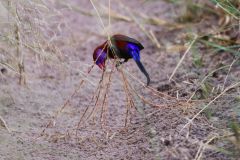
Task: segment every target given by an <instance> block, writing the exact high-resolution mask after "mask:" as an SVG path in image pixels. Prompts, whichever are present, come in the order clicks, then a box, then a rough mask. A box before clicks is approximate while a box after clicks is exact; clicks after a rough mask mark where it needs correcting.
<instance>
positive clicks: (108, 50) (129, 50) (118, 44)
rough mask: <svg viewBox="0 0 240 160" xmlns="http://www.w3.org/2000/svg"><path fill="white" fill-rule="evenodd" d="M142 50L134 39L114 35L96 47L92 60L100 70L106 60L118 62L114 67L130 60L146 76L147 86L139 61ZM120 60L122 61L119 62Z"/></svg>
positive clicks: (145, 73) (148, 79)
mask: <svg viewBox="0 0 240 160" xmlns="http://www.w3.org/2000/svg"><path fill="white" fill-rule="evenodd" d="M142 49H144V47H143V45H142V44H141V43H140V42H139V41H137V40H136V39H134V38H131V37H128V36H125V35H121V34H115V35H113V36H111V37H110V39H109V40H107V41H105V42H104V43H102V44H101V45H99V46H98V47H96V49H95V50H94V52H93V60H94V62H95V64H96V65H98V66H99V68H100V69H102V70H105V67H106V66H105V63H106V60H107V58H110V59H118V60H119V61H118V63H117V65H116V67H118V66H119V65H121V64H123V63H126V62H127V61H128V60H129V59H131V58H132V59H133V60H134V61H135V62H136V64H137V66H138V68H139V69H140V71H141V72H142V73H143V74H144V75H145V76H146V78H147V86H148V85H149V83H150V77H149V74H148V72H147V71H146V69H145V67H144V66H143V64H142V63H141V61H140V51H141V50H142ZM122 59H123V61H120V60H122Z"/></svg>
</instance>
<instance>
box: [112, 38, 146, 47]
mask: <svg viewBox="0 0 240 160" xmlns="http://www.w3.org/2000/svg"><path fill="white" fill-rule="evenodd" d="M111 41H113V42H114V41H124V42H130V43H134V44H136V45H137V46H138V47H139V48H140V50H142V49H144V47H143V45H142V44H141V43H140V42H138V41H137V40H135V39H133V38H130V37H128V36H124V35H121V34H117V35H113V36H112V37H111Z"/></svg>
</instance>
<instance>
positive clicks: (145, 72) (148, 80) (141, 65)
mask: <svg viewBox="0 0 240 160" xmlns="http://www.w3.org/2000/svg"><path fill="white" fill-rule="evenodd" d="M135 62H136V63H137V66H138V68H139V69H140V70H141V72H142V73H143V74H144V75H145V76H146V77H147V86H148V85H149V83H150V77H149V74H148V73H147V71H146V69H145V68H144V66H143V64H142V63H141V61H135Z"/></svg>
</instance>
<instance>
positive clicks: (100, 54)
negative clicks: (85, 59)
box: [93, 42, 108, 69]
mask: <svg viewBox="0 0 240 160" xmlns="http://www.w3.org/2000/svg"><path fill="white" fill-rule="evenodd" d="M107 47H108V46H107V43H106V42H104V43H103V44H102V45H100V46H98V47H97V48H96V49H95V50H94V52H93V60H94V63H96V65H98V66H99V68H101V69H105V62H106V59H107Z"/></svg>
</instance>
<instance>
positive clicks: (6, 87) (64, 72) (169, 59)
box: [0, 0, 240, 160]
mask: <svg viewBox="0 0 240 160" xmlns="http://www.w3.org/2000/svg"><path fill="white" fill-rule="evenodd" d="M51 2H53V3H52V4H51V5H52V7H54V8H55V9H56V10H57V11H59V15H56V16H52V17H51V18H48V21H49V26H50V27H49V28H46V36H49V39H51V38H52V41H51V44H53V45H54V46H56V48H57V49H58V51H59V52H58V53H61V56H60V57H61V60H55V59H53V60H47V61H40V62H39V61H36V57H35V56H34V54H27V55H28V56H26V57H25V71H26V80H27V84H26V85H25V86H21V85H19V84H18V78H19V77H18V75H16V74H14V73H12V72H11V71H10V70H7V72H6V73H5V72H4V73H2V74H0V83H1V86H0V115H1V117H2V118H3V119H4V120H5V122H6V124H7V126H8V128H9V130H10V133H9V132H8V131H7V130H6V129H4V128H3V127H2V128H1V129H0V159H1V160H22V159H26V160H70V159H72V160H74V159H76V160H79V159H89V160H91V159H136V160H137V159H149V160H150V159H167V160H168V159H171V160H178V159H179V160H190V159H194V158H196V155H197V152H198V150H199V148H200V147H202V145H203V144H204V143H206V142H207V141H208V140H209V139H210V138H211V137H213V136H215V135H216V134H221V133H224V132H225V128H227V121H226V119H228V120H229V119H231V118H232V117H233V116H232V114H234V112H233V111H232V110H231V109H229V107H230V106H232V105H235V104H236V103H235V102H234V101H233V99H234V98H232V97H231V95H234V94H235V93H237V92H238V93H239V88H236V89H233V90H231V92H230V93H229V94H227V95H225V96H223V98H222V99H221V100H222V101H220V100H219V101H216V102H215V103H214V104H212V105H211V109H214V108H215V110H214V111H213V112H214V113H213V114H214V116H212V118H211V119H208V118H207V116H206V114H200V115H199V116H198V117H197V118H196V119H195V120H194V122H193V123H192V124H191V125H190V127H189V126H187V127H186V128H184V129H183V126H184V125H185V124H187V123H188V122H189V119H190V118H192V117H193V115H195V114H196V113H197V112H198V111H199V110H200V109H201V107H202V106H201V105H200V104H202V101H195V102H189V103H186V102H185V101H177V100H176V99H174V100H173V99H168V98H164V97H163V96H162V95H161V96H160V97H159V96H157V93H156V92H153V91H152V90H151V89H147V88H144V87H143V86H142V85H141V84H140V83H139V81H138V80H140V81H142V82H144V83H145V81H146V79H145V77H144V76H143V75H142V74H141V73H140V71H139V70H138V68H137V66H136V64H135V63H134V61H133V60H130V61H129V62H128V63H126V64H124V65H123V68H124V69H126V70H127V71H128V72H129V73H130V74H126V77H127V79H128V81H129V82H130V84H131V85H132V86H134V88H135V89H136V92H137V93H138V94H139V95H141V96H143V97H145V98H146V99H147V100H148V101H150V102H151V103H154V104H156V105H155V106H154V105H152V106H151V105H149V104H148V103H145V104H144V103H143V102H142V101H141V99H140V98H139V97H137V96H136V97H134V103H135V105H136V106H137V108H138V109H134V108H131V110H130V115H129V116H130V117H128V119H129V121H128V123H127V126H126V127H125V126H124V125H125V119H126V106H127V101H126V93H125V92H124V85H123V80H122V77H121V73H120V71H118V70H117V69H114V73H112V78H111V83H110V88H109V91H108V94H107V101H106V103H107V104H106V106H107V108H105V109H106V111H105V114H104V116H105V118H104V122H100V115H101V105H102V101H103V97H104V96H103V95H104V94H103V92H101V96H100V101H99V103H98V104H97V107H98V109H97V110H96V111H95V112H94V114H95V118H94V117H90V118H89V119H88V120H84V121H83V122H82V124H81V126H80V127H79V129H78V130H77V135H76V127H77V125H78V122H79V119H80V117H81V116H82V115H83V113H84V110H85V109H86V108H87V107H88V106H89V107H93V106H94V102H95V100H96V97H95V99H94V101H92V100H91V99H92V97H93V96H94V95H95V96H96V90H97V87H98V86H99V81H100V79H101V75H102V71H101V70H100V69H99V68H98V67H97V66H95V67H94V68H93V69H92V70H91V72H90V73H89V74H88V73H87V72H88V69H89V68H90V67H91V65H92V63H93V60H92V53H93V50H94V49H95V47H96V46H97V45H99V44H101V43H103V42H104V41H105V40H106V33H105V32H104V31H103V30H102V28H101V27H100V23H101V22H99V19H98V18H97V17H96V16H92V15H86V14H84V13H83V12H81V11H80V10H78V9H79V8H80V9H82V10H84V11H88V12H89V11H90V12H89V13H94V15H96V14H95V11H94V8H93V6H92V5H91V3H90V1H88V0H73V1H70V2H69V4H67V5H69V6H72V8H70V7H69V8H67V6H66V5H63V4H60V3H61V2H54V1H51ZM123 3H124V4H125V5H126V6H127V7H128V8H130V9H132V11H133V12H135V13H141V14H146V15H148V16H154V17H158V18H159V19H162V20H166V21H168V22H174V20H175V19H174V18H175V17H176V15H178V12H177V11H180V10H181V9H179V8H178V9H177V10H175V9H174V8H173V6H172V5H171V4H169V3H167V2H164V1H149V2H143V1H141V2H140V0H131V1H123ZM101 4H103V5H105V6H107V5H108V2H107V1H105V2H101ZM112 10H115V11H117V12H118V13H121V14H122V15H126V16H130V14H129V13H127V11H126V10H123V9H121V7H120V6H119V5H117V2H115V1H114V2H112ZM130 17H131V16H130ZM103 22H104V24H105V25H106V26H107V24H108V19H107V17H104V18H103ZM199 25H202V26H205V27H206V28H205V30H206V31H207V30H208V29H210V28H211V27H210V26H209V24H207V23H204V22H203V24H202V23H200V24H199ZM144 27H145V29H146V30H152V31H153V32H154V33H155V35H156V37H157V39H158V41H159V42H160V44H161V48H160V49H159V48H157V47H156V45H155V44H153V43H152V41H151V40H150V39H149V38H148V37H147V36H146V34H145V33H144V32H143V31H142V29H141V28H140V27H139V26H138V25H137V24H136V23H135V22H132V21H130V22H127V21H123V20H118V19H114V18H112V19H111V28H110V30H111V33H112V34H114V33H121V34H125V35H128V36H130V37H134V38H136V39H138V40H139V41H140V42H141V43H142V44H143V46H144V47H145V49H144V50H143V51H142V52H141V59H142V62H143V64H144V65H145V67H146V69H147V71H148V72H149V75H150V77H151V84H150V87H151V88H153V89H154V90H155V91H156V90H158V91H161V92H164V93H166V94H169V95H171V96H174V97H176V96H179V99H188V97H190V96H191V94H192V93H193V91H194V90H195V89H196V85H195V84H194V83H187V82H190V80H193V81H194V79H201V78H202V77H204V76H206V74H207V73H209V72H210V71H212V70H213V69H214V68H215V66H216V65H217V63H215V62H217V61H218V60H219V59H222V60H224V61H223V63H224V64H231V62H232V58H231V57H230V58H228V59H227V58H225V57H224V55H223V56H218V57H210V58H211V59H210V60H209V59H208V58H209V57H206V58H205V59H206V61H205V63H206V65H205V67H202V68H201V69H196V68H194V67H193V66H192V63H191V60H192V59H191V53H189V54H188V56H187V57H186V59H185V60H184V62H183V64H182V66H181V67H180V68H179V69H178V70H177V72H176V75H175V76H174V77H173V81H174V82H172V83H170V82H169V81H168V78H169V76H170V75H171V73H172V72H173V70H174V68H175V67H176V64H177V62H178V61H179V60H180V58H181V55H182V54H179V52H178V51H169V50H168V49H167V48H168V46H171V45H177V44H183V43H184V42H183V40H182V38H181V36H182V35H183V34H182V33H183V32H184V33H186V32H187V31H189V30H195V28H187V27H186V28H182V29H174V30H171V29H169V27H166V26H159V25H154V24H150V23H148V24H147V23H146V24H145V25H144ZM54 32H55V36H56V37H55V38H53V35H54V34H53V33H54ZM181 52H182V51H181ZM200 52H203V53H204V50H202V51H200ZM182 53H183V52H182ZM225 56H227V55H225ZM109 65H110V66H111V64H109ZM239 69H240V68H239V66H234V67H233V70H232V72H231V73H232V74H231V76H229V80H228V81H227V83H226V86H228V85H229V84H231V82H234V81H235V80H236V79H237V77H240V73H239ZM110 73H111V72H110V71H107V72H106V75H105V76H107V75H109V74H110ZM131 75H133V76H134V77H136V79H133V78H132V76H131ZM225 76H226V73H225V72H218V76H217V78H212V79H211V81H212V82H213V83H214V84H221V82H223V81H224V78H225ZM82 79H85V81H84V83H83V84H82V85H81V88H80V89H79V91H78V92H77V94H75V95H74V96H73V97H71V94H72V93H73V92H74V91H75V90H76V89H77V87H78V86H79V84H80V82H81V81H82ZM69 97H71V98H69ZM68 99H70V101H69V103H68V104H67V105H66V107H65V108H64V110H63V111H62V112H61V113H60V114H59V115H58V117H57V118H55V119H54V124H51V125H50V126H49V127H48V128H47V129H46V130H45V132H44V133H43V134H42V136H40V135H41V133H42V131H43V129H45V128H46V125H47V124H48V123H49V122H50V121H51V120H52V117H53V116H54V115H55V113H56V112H57V111H59V110H60V108H61V107H62V106H63V105H64V103H65V102H66V100H68ZM223 100H224V101H223ZM216 108H217V109H216ZM222 113H224V114H222ZM235 117H236V119H238V120H239V118H240V117H239V115H235ZM220 122H221V123H220ZM39 136H40V137H39ZM212 143H214V144H215V145H216V146H220V147H221V146H225V145H226V144H225V143H223V142H212ZM230 146H231V145H230ZM235 158H236V157H229V156H228V154H225V153H224V152H220V151H218V150H214V149H209V148H206V150H205V151H204V152H203V155H202V159H208V160H209V159H235ZM236 159H237V158H236Z"/></svg>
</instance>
